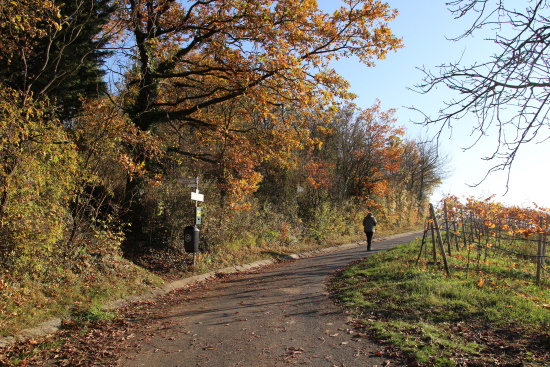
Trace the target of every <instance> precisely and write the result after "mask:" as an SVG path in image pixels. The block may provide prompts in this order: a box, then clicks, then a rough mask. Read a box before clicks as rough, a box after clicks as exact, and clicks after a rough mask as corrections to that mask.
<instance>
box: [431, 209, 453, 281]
mask: <svg viewBox="0 0 550 367" xmlns="http://www.w3.org/2000/svg"><path fill="white" fill-rule="evenodd" d="M430 215H431V216H432V220H433V223H434V226H435V231H436V233H437V242H438V243H439V249H440V250H441V255H442V256H443V264H444V265H445V271H446V272H447V276H450V275H451V270H450V269H449V264H448V263H447V255H446V254H445V247H444V246H443V239H442V238H441V232H440V231H439V225H438V224H437V218H436V216H435V210H434V206H433V205H432V204H430Z"/></svg>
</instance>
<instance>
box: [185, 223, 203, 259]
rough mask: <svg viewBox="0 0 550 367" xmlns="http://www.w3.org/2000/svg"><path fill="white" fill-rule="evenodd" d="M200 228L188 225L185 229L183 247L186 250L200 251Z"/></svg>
mask: <svg viewBox="0 0 550 367" xmlns="http://www.w3.org/2000/svg"><path fill="white" fill-rule="evenodd" d="M199 232H200V231H199V229H198V228H197V227H196V226H187V227H185V230H184V231H183V247H184V248H185V252H193V253H194V252H199Z"/></svg>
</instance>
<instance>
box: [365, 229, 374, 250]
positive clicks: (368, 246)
mask: <svg viewBox="0 0 550 367" xmlns="http://www.w3.org/2000/svg"><path fill="white" fill-rule="evenodd" d="M365 234H366V235H367V250H368V251H370V246H371V244H372V236H373V235H374V232H365Z"/></svg>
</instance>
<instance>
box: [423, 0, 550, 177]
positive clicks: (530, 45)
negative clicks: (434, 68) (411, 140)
mask: <svg viewBox="0 0 550 367" xmlns="http://www.w3.org/2000/svg"><path fill="white" fill-rule="evenodd" d="M447 5H449V7H450V10H451V11H452V13H453V14H454V15H455V17H456V18H467V17H471V18H472V19H473V23H472V25H471V27H470V28H469V29H468V30H466V31H465V32H464V34H462V35H461V36H459V37H457V38H456V39H455V40H460V39H463V38H466V37H470V36H474V37H475V36H479V33H481V32H484V31H485V33H484V34H483V37H484V38H486V39H487V41H490V42H492V43H493V44H494V45H496V47H497V51H496V52H495V54H494V55H493V56H492V57H491V58H490V59H488V60H485V61H480V62H478V63H474V64H472V65H463V64H461V63H449V64H445V65H442V66H441V67H440V68H439V70H440V72H439V73H433V72H431V71H428V70H424V72H425V78H424V81H423V83H421V84H420V85H418V88H419V90H420V91H422V92H425V93H427V92H430V91H433V90H434V89H435V88H436V87H438V86H445V87H447V88H448V89H450V90H452V91H454V92H456V93H457V95H458V97H457V98H455V99H453V100H451V101H448V102H447V103H446V104H445V106H444V108H442V109H441V113H440V114H439V115H436V116H428V117H426V119H425V123H426V124H434V123H435V124H441V126H445V125H449V126H451V125H455V124H456V121H459V120H463V119H465V118H467V117H468V116H470V115H473V116H474V117H475V119H476V121H477V124H476V125H475V131H476V132H477V133H478V137H479V138H481V137H483V136H484V135H493V132H494V134H495V135H496V143H497V148H496V149H495V151H494V153H493V154H492V155H491V156H489V157H487V159H491V160H496V161H497V162H498V163H496V164H495V165H494V167H493V168H492V169H491V170H490V171H489V173H490V172H492V171H496V170H505V169H509V168H510V167H511V165H512V163H513V161H514V158H515V156H516V154H517V152H518V151H519V149H520V147H521V146H522V145H524V144H526V143H531V142H537V141H539V142H542V141H544V140H546V139H548V137H549V136H548V133H547V130H548V126H549V123H548V113H549V112H550V110H549V104H548V100H549V97H550V84H549V83H548V78H549V75H550V69H549V68H548V61H549V54H548V37H549V35H550V30H549V29H550V28H549V25H550V19H549V17H548V9H549V6H550V4H549V3H548V1H546V0H536V1H522V2H513V3H511V2H505V1H501V0H494V1H493V0H490V1H486V0H483V1H482V0H455V1H450V2H448V3H447ZM461 123H462V122H461Z"/></svg>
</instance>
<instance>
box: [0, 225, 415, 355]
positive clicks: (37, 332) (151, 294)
mask: <svg viewBox="0 0 550 367" xmlns="http://www.w3.org/2000/svg"><path fill="white" fill-rule="evenodd" d="M414 233H422V232H421V231H414V232H406V233H400V234H395V235H390V236H384V237H380V238H378V239H375V240H373V242H378V241H383V240H388V239H394V238H400V237H405V236H408V235H410V234H414ZM360 246H365V241H359V242H354V243H348V244H344V245H338V246H333V247H327V248H323V249H318V250H313V251H308V252H304V253H300V254H291V255H286V256H284V257H283V258H282V259H283V260H298V259H304V258H308V257H313V256H319V255H322V254H326V253H330V252H336V251H342V250H347V249H351V248H356V247H360ZM277 262H278V259H266V260H259V261H255V262H252V263H249V264H243V265H234V266H229V267H226V268H223V269H218V270H214V271H211V272H208V273H204V274H199V275H195V276H192V277H189V278H183V279H178V280H175V281H172V282H169V283H166V284H163V285H162V286H161V287H155V288H152V289H150V290H148V291H146V292H144V293H142V294H140V295H133V296H129V297H126V298H124V299H119V300H116V301H112V302H109V303H107V304H106V305H105V306H104V307H103V309H104V310H114V309H117V308H119V307H123V306H125V305H128V304H130V303H133V302H139V301H149V300H152V299H155V298H157V297H159V296H162V295H165V294H167V293H170V292H171V291H174V290H176V289H180V288H184V287H186V286H191V285H194V284H197V283H200V282H203V281H205V280H207V279H210V278H213V277H216V276H217V275H218V274H234V273H239V272H244V271H249V270H252V269H257V268H261V267H264V266H268V265H272V264H275V263H277ZM61 324H62V319H60V318H54V319H51V320H48V321H46V322H43V323H42V324H40V325H39V326H37V327H34V328H29V329H24V330H21V331H20V332H19V333H18V335H16V336H7V337H2V338H0V348H2V347H6V346H9V345H12V344H15V343H17V342H24V341H26V340H28V339H30V338H33V337H40V336H45V335H48V334H52V333H55V332H56V331H58V330H59V329H60V328H61Z"/></svg>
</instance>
